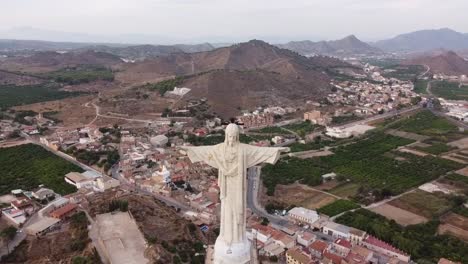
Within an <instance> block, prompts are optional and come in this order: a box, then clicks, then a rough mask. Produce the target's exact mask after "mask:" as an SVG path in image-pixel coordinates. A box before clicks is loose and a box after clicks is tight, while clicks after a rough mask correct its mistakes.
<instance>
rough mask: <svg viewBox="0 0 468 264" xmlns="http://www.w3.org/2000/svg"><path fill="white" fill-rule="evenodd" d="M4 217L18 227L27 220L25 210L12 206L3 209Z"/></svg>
mask: <svg viewBox="0 0 468 264" xmlns="http://www.w3.org/2000/svg"><path fill="white" fill-rule="evenodd" d="M2 217H3V218H4V219H6V220H7V221H9V222H10V223H12V224H13V225H15V226H17V227H18V226H20V225H22V224H23V223H24V222H26V215H25V212H24V211H23V210H18V209H15V208H11V207H10V208H7V209H4V210H2Z"/></svg>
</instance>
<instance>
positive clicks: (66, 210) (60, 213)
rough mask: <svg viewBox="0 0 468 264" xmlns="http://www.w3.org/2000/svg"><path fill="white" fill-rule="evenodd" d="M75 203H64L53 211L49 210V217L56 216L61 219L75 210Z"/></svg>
mask: <svg viewBox="0 0 468 264" xmlns="http://www.w3.org/2000/svg"><path fill="white" fill-rule="evenodd" d="M77 207H78V206H77V205H76V204H73V203H69V204H66V205H65V206H63V207H60V208H58V209H55V210H54V211H52V212H50V217H53V218H57V219H60V220H63V219H65V218H68V217H70V216H71V215H73V214H74V213H75V212H76V209H77Z"/></svg>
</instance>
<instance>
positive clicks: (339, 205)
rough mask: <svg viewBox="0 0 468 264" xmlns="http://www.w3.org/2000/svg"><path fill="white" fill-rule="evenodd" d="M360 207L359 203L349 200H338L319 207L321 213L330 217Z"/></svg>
mask: <svg viewBox="0 0 468 264" xmlns="http://www.w3.org/2000/svg"><path fill="white" fill-rule="evenodd" d="M356 208H359V205H357V204H356V203H354V202H352V201H349V200H336V201H334V202H333V203H331V204H328V205H325V206H324V207H321V208H319V209H318V212H319V213H321V214H325V215H328V216H330V217H332V216H335V215H338V214H340V213H342V212H346V211H349V210H352V209H356Z"/></svg>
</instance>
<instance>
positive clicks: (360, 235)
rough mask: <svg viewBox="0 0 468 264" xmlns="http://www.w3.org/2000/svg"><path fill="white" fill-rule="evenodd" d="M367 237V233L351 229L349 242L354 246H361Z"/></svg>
mask: <svg viewBox="0 0 468 264" xmlns="http://www.w3.org/2000/svg"><path fill="white" fill-rule="evenodd" d="M365 237H366V232H365V231H362V230H359V229H356V228H352V227H350V228H349V241H351V244H353V245H360V244H361V243H362V240H364V238H365Z"/></svg>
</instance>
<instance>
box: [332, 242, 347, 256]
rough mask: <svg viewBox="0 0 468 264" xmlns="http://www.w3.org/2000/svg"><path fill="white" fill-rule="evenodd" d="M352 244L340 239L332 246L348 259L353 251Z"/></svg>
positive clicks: (338, 253)
mask: <svg viewBox="0 0 468 264" xmlns="http://www.w3.org/2000/svg"><path fill="white" fill-rule="evenodd" d="M351 247H352V244H351V242H349V241H348V240H346V239H343V238H338V239H336V240H335V241H334V242H333V243H332V244H331V248H332V250H333V251H334V252H335V253H336V254H337V255H340V256H342V257H346V256H347V255H348V254H349V252H350V251H351Z"/></svg>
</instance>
